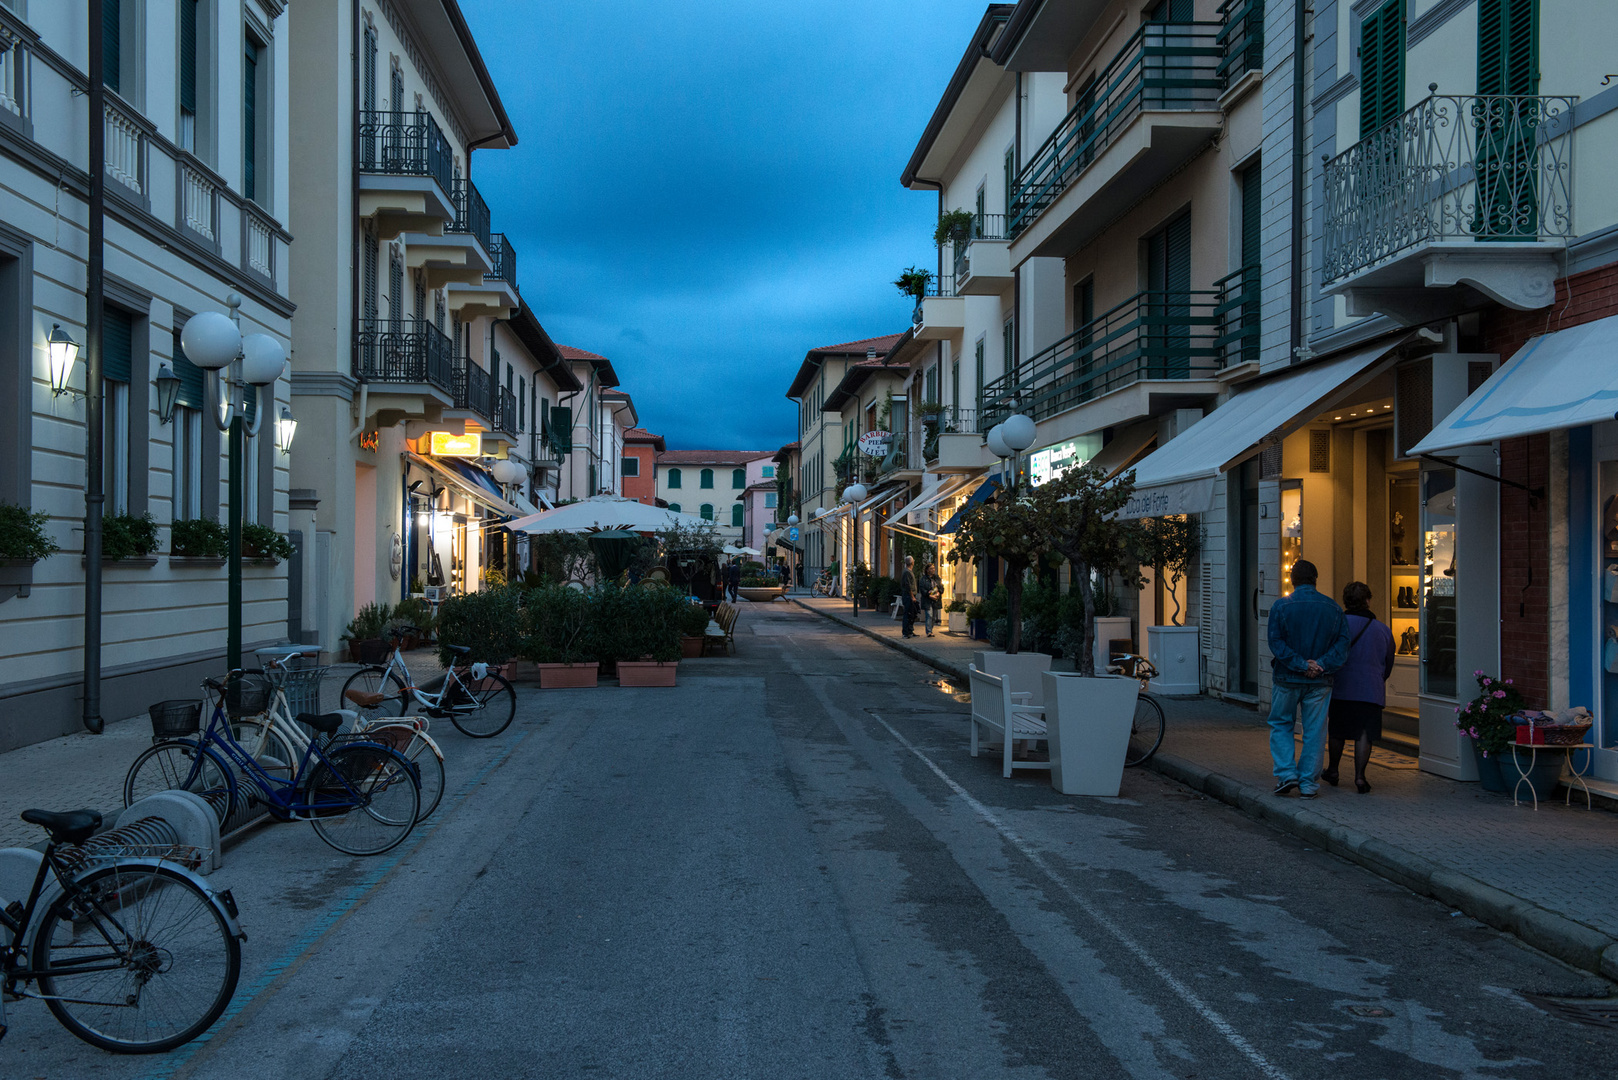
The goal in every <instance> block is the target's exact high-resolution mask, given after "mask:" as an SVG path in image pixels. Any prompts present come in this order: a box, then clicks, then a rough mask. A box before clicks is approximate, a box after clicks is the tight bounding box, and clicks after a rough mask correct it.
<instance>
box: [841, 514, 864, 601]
mask: <svg viewBox="0 0 1618 1080" xmlns="http://www.w3.org/2000/svg"><path fill="white" fill-rule="evenodd" d="M865 494H866V493H865V485H864V484H861V483H858V482H855V483H852V484H850V485H848V486H847V487H846V488H844V489H843V501H844V502H846V503H848V504H849V515H848V516H849V520H850V522H851V525H852V530H853V531H852V536H851V539H850V540H849V545H848V550H849V553H848V598H849V599H850V600H852V601H853V602H854V617H855V618H856V619H857V618H859V614H860V596H859V589H858V588H857V587H856V586H855V583H854V568H855V567H856V566H858V565H859V562H860V503H861V502H863V501H864V500H865Z"/></svg>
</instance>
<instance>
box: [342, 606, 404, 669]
mask: <svg viewBox="0 0 1618 1080" xmlns="http://www.w3.org/2000/svg"><path fill="white" fill-rule="evenodd" d="M392 618H393V608H392V607H390V606H389V605H387V604H381V603H377V604H366V605H365V606H364V607H362V608H360V609H359V611H357V612H355V613H354V618H353V619H351V620H350V621H349V624H348V628H347V629H346V630H344V631H343V640H344V641H346V642H348V659H349V661H350V662H352V663H356V664H380V663H383V662H385V661H386V660H387V658H388V643H387V641H386V639H385V638H384V637H383V635H384V634H386V633H387V632H388V624H389V622H390V621H391V620H392Z"/></svg>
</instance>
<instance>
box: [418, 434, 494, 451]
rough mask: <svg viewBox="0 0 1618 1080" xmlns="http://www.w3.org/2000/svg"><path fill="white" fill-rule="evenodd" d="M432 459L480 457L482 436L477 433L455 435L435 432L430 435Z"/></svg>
mask: <svg viewBox="0 0 1618 1080" xmlns="http://www.w3.org/2000/svg"><path fill="white" fill-rule="evenodd" d="M431 440H432V441H431V451H432V455H433V457H482V456H483V436H482V434H481V433H479V432H476V431H474V432H470V433H469V434H466V435H456V434H455V433H454V432H450V431H435V432H432V435H431Z"/></svg>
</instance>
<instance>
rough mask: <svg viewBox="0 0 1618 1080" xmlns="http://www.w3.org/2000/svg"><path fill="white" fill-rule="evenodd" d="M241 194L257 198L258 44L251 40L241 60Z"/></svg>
mask: <svg viewBox="0 0 1618 1080" xmlns="http://www.w3.org/2000/svg"><path fill="white" fill-rule="evenodd" d="M242 194H243V195H245V196H247V197H248V198H249V199H256V198H258V46H257V45H254V44H253V43H252V42H248V43H247V51H246V54H245V55H244V57H243V61H242Z"/></svg>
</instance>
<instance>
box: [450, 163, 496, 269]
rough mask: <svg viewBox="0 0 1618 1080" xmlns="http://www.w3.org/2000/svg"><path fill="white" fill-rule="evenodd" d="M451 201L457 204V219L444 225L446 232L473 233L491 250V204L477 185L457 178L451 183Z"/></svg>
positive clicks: (486, 248) (484, 246) (484, 247)
mask: <svg viewBox="0 0 1618 1080" xmlns="http://www.w3.org/2000/svg"><path fill="white" fill-rule="evenodd" d="M450 201H451V202H453V203H454V204H455V220H454V221H452V222H450V223H449V224H448V225H445V226H444V231H445V232H456V233H471V234H472V235H473V236H475V237H477V240H478V243H480V244H482V245H483V250H484V251H488V250H489V204H488V203H486V202H484V201H483V195H482V194H481V193H479V191H478V189H477V185H475V184H473V183H472V181H470V180H466V179H457V180H455V181H453V182H452V183H451V185H450Z"/></svg>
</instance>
